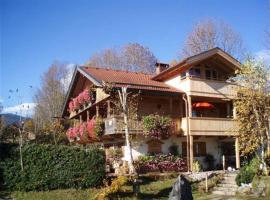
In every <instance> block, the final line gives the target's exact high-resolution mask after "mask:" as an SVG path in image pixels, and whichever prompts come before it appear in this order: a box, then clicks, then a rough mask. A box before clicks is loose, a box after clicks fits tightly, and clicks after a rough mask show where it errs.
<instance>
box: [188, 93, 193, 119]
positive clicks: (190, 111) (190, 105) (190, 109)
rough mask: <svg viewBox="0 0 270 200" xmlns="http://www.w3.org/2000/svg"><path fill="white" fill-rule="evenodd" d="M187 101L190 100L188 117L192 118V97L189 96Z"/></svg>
mask: <svg viewBox="0 0 270 200" xmlns="http://www.w3.org/2000/svg"><path fill="white" fill-rule="evenodd" d="M187 100H188V116H189V117H192V100H191V96H189V95H188V96H187Z"/></svg>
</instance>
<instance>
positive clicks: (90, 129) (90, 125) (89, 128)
mask: <svg viewBox="0 0 270 200" xmlns="http://www.w3.org/2000/svg"><path fill="white" fill-rule="evenodd" d="M95 124H96V120H95V119H91V120H89V121H88V122H87V132H88V136H89V137H90V138H94V137H95V134H94V128H95Z"/></svg>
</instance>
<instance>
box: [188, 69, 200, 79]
mask: <svg viewBox="0 0 270 200" xmlns="http://www.w3.org/2000/svg"><path fill="white" fill-rule="evenodd" d="M189 76H190V77H196V78H200V77H201V69H199V68H191V69H190V70H189Z"/></svg>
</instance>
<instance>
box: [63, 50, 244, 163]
mask: <svg viewBox="0 0 270 200" xmlns="http://www.w3.org/2000/svg"><path fill="white" fill-rule="evenodd" d="M239 67H240V63H239V62H238V61H237V60H236V59H234V58H233V57H232V56H230V55H229V54H227V53H226V52H224V51H222V50H221V49H219V48H214V49H211V50H208V51H205V52H203V53H200V54H198V55H195V56H192V57H189V58H186V59H184V60H183V61H181V62H180V63H178V64H176V65H175V66H172V67H169V66H168V65H166V64H161V63H160V64H157V65H156V74H154V75H149V74H144V73H139V72H137V73H136V72H128V71H120V70H112V69H105V68H94V67H86V66H80V67H77V68H76V70H75V72H74V75H73V78H72V81H71V84H70V87H69V90H68V94H67V97H66V101H65V104H64V107H63V112H62V117H64V118H67V119H70V120H71V119H76V120H73V121H75V122H73V123H74V126H76V123H79V122H82V121H87V120H88V121H89V120H90V119H93V118H96V117H99V118H102V119H103V121H104V122H105V127H104V130H103V133H102V136H100V137H99V138H98V139H95V140H91V142H95V143H99V144H101V145H103V147H104V148H105V149H107V148H111V147H120V148H121V147H124V146H125V137H124V130H123V126H121V124H123V117H122V116H120V115H118V114H116V112H115V110H114V106H113V104H112V102H111V97H110V95H108V94H106V93H105V92H104V90H103V87H104V85H103V83H104V82H106V83H111V84H113V86H114V87H118V88H119V87H123V86H127V87H128V90H133V91H135V90H137V91H140V96H141V100H140V103H139V105H138V111H137V116H138V118H137V120H132V121H130V122H129V132H130V134H131V135H133V136H134V137H133V138H132V153H133V157H134V159H136V158H138V156H140V155H146V154H148V153H168V152H169V151H170V150H169V149H170V146H172V145H174V146H177V147H178V151H179V153H180V155H182V156H183V157H186V158H187V159H188V161H189V163H190V166H192V165H191V163H193V161H194V160H195V159H196V160H198V161H200V162H201V164H202V165H203V166H204V157H205V156H206V155H208V154H211V155H212V156H213V157H214V159H215V166H218V165H221V164H222V156H223V155H225V158H226V162H227V163H228V165H229V166H232V167H235V168H239V167H240V159H239V144H238V137H237V135H236V132H235V126H236V124H235V123H236V122H235V120H234V118H235V111H234V108H233V103H232V101H233V99H234V97H235V96H236V87H237V86H236V85H235V84H234V83H233V82H230V81H229V77H231V76H233V75H234V74H235V71H236V70H237V69H239ZM89 87H91V88H95V89H94V90H93V92H92V98H91V103H88V104H87V105H86V106H81V108H80V109H77V111H74V106H75V107H76V106H77V105H74V104H73V103H71V105H69V104H70V101H72V99H75V98H76V97H79V96H80V95H81V94H82V93H83V91H86V90H85V89H87V88H89ZM86 93H87V92H86ZM86 95H87V94H86ZM82 96H83V95H82ZM81 98H82V99H83V97H81ZM76 101H77V100H76ZM75 104H78V102H75ZM150 114H158V115H164V116H169V117H170V118H171V120H172V122H173V126H172V127H171V130H170V136H169V137H167V138H162V139H153V138H148V137H145V135H144V134H143V132H144V128H143V125H142V121H141V119H142V117H143V116H147V115H150ZM78 129H79V128H78ZM90 129H91V128H90ZM77 131H79V130H77ZM69 134H70V135H69V137H71V139H72V138H73V140H74V138H75V137H78V136H76V133H74V132H72V131H71V133H69ZM74 134H75V135H74ZM79 136H80V134H79ZM90 137H91V134H90ZM93 138H94V137H93ZM81 141H83V139H82V138H81ZM78 142H80V140H79V141H78ZM123 149H125V148H123ZM123 159H125V157H124V158H123Z"/></svg>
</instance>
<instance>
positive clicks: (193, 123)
mask: <svg viewBox="0 0 270 200" xmlns="http://www.w3.org/2000/svg"><path fill="white" fill-rule="evenodd" d="M187 119H188V118H182V122H181V129H182V130H183V132H184V135H187V131H188V127H187ZM189 123H190V125H189V127H190V134H191V135H206V136H228V135H235V134H236V132H235V129H236V121H235V120H234V119H232V118H210V117H190V121H189Z"/></svg>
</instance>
